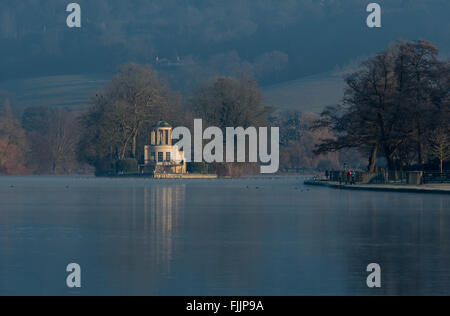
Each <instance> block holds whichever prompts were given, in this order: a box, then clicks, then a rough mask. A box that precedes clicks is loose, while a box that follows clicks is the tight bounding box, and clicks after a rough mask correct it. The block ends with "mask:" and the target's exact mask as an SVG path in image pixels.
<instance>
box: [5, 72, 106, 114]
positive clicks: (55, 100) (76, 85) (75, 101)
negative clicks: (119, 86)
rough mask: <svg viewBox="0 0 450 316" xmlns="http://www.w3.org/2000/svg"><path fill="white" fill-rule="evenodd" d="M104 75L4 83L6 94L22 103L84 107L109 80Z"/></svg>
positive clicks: (31, 79) (68, 76)
mask: <svg viewBox="0 0 450 316" xmlns="http://www.w3.org/2000/svg"><path fill="white" fill-rule="evenodd" d="M107 78H108V77H107V76H101V75H65V76H52V77H39V78H30V79H23V80H10V81H3V82H0V91H1V92H2V95H7V96H9V97H10V98H11V99H12V103H13V104H17V105H19V106H22V107H23V106H37V105H48V106H70V107H74V106H82V105H85V104H87V103H88V101H89V96H90V95H91V93H93V92H94V91H95V90H97V89H98V88H100V87H101V86H103V85H104V84H105V83H106V82H107Z"/></svg>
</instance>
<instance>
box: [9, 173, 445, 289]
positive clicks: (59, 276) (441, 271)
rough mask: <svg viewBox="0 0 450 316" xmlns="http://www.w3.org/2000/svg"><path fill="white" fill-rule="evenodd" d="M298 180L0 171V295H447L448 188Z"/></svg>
mask: <svg viewBox="0 0 450 316" xmlns="http://www.w3.org/2000/svg"><path fill="white" fill-rule="evenodd" d="M11 184H12V185H13V187H10V185H11ZM296 188H299V190H298V189H296ZM307 189H308V188H304V187H302V185H301V180H298V179H295V178H282V179H278V180H267V179H242V180H217V181H151V180H125V179H116V180H114V179H89V178H88V179H77V178H0V201H1V205H0V294H25V295H26V294H38V295H39V294H63V295H73V294H85V295H91V294H95V295H105V294H112V295H120V294H129V295H133V294H137V295H161V294H168V295H197V296H198V295H301V294H309V295H310V294H325V295H328V294H339V295H343V294H352V295H361V294H368V295H371V294H390V295H392V294H450V265H449V262H450V249H449V248H450V229H449V225H450V197H449V196H447V195H423V194H398V193H389V192H356V191H355V192H353V191H339V190H329V189H326V188H311V189H310V191H307ZM71 262H76V263H79V264H80V265H81V266H82V269H83V288H82V289H81V290H79V291H73V290H68V289H67V287H66V286H65V278H66V276H67V275H66V272H65V267H66V265H67V264H68V263H71ZM372 262H376V263H379V264H380V265H381V267H382V278H383V280H382V285H383V287H382V289H380V290H369V289H367V287H366V278H367V273H366V270H365V269H366V267H367V265H368V264H369V263H372Z"/></svg>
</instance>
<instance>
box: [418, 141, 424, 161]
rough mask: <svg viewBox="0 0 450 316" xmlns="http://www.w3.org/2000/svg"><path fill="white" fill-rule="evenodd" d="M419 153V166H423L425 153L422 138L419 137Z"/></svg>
mask: <svg viewBox="0 0 450 316" xmlns="http://www.w3.org/2000/svg"><path fill="white" fill-rule="evenodd" d="M417 152H418V160H419V164H420V165H422V166H423V165H424V164H425V154H424V151H423V141H422V137H419V140H418V144H417Z"/></svg>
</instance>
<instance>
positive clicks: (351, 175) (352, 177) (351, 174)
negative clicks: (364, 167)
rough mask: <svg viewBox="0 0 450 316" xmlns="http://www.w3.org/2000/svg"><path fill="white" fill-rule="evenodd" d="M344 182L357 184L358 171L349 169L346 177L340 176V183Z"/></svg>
mask: <svg viewBox="0 0 450 316" xmlns="http://www.w3.org/2000/svg"><path fill="white" fill-rule="evenodd" d="M342 182H345V184H350V185H354V184H356V171H355V170H347V171H346V172H345V177H344V179H342V178H341V177H339V184H342Z"/></svg>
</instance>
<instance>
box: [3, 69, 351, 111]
mask: <svg viewBox="0 0 450 316" xmlns="http://www.w3.org/2000/svg"><path fill="white" fill-rule="evenodd" d="M109 77H110V76H109V75H65V76H52V77H40V78H30V79H23V80H9V81H3V82H0V97H1V96H3V95H7V96H9V97H10V98H11V101H12V103H13V104H16V105H18V106H20V107H27V106H36V105H48V106H69V107H78V106H83V105H86V104H87V103H88V102H89V96H90V95H91V94H92V93H93V92H94V91H96V90H98V89H99V88H101V87H102V86H104V85H105V84H106V82H107V81H108V79H109ZM343 88H344V82H343V80H342V78H341V77H338V76H332V75H318V76H313V77H307V78H301V79H298V80H295V81H290V82H285V83H281V84H277V85H273V86H268V87H264V88H263V96H264V102H265V103H266V104H270V105H274V106H276V107H278V108H281V109H290V110H298V111H303V112H320V111H321V110H322V109H323V108H324V107H325V106H327V105H330V104H336V103H338V102H339V101H340V100H341V99H342V95H343Z"/></svg>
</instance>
